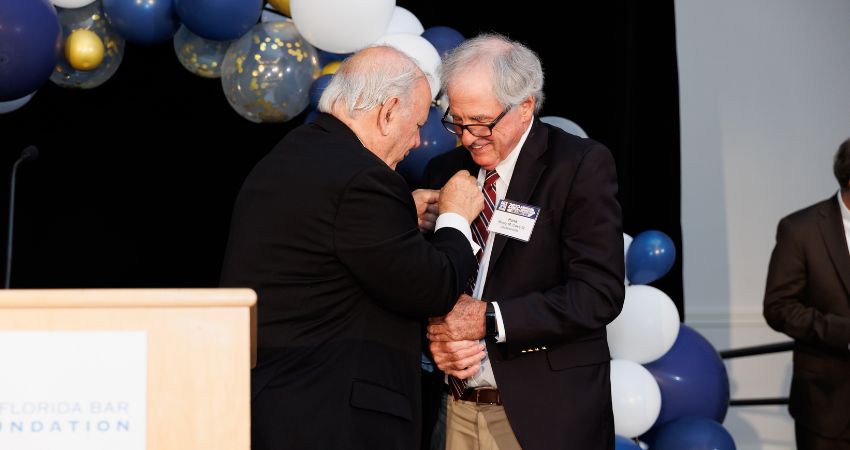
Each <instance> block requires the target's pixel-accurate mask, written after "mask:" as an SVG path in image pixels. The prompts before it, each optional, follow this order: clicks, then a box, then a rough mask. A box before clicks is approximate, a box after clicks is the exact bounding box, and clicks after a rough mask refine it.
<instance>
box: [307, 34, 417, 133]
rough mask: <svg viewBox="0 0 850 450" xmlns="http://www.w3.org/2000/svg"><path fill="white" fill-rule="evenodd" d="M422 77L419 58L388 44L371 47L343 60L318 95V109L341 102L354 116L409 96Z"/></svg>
mask: <svg viewBox="0 0 850 450" xmlns="http://www.w3.org/2000/svg"><path fill="white" fill-rule="evenodd" d="M373 53H378V55H373ZM423 78H426V77H425V74H423V73H422V71H421V70H420V69H419V67H418V66H417V65H416V61H414V60H413V59H411V58H410V57H408V56H407V55H405V54H404V53H402V52H400V51H398V50H396V49H395V48H392V47H390V46H386V45H378V46H373V47H369V48H367V49H365V50H363V51H360V52H358V53H356V54H354V55H353V56H350V57H348V58H346V59H345V61H343V62H342V64H341V65H340V66H339V68H338V69H337V71H336V73H335V74H334V76H333V78H331V81H330V83H328V86H327V88H325V90H324V92H323V93H322V97H321V98H320V99H319V111H321V112H324V113H331V112H332V111H333V108H334V106H335V105H336V104H337V102H340V103H341V104H342V105H344V106H345V108H346V111H347V113H348V116H349V117H351V118H354V117H355V116H357V115H358V114H359V113H361V112H365V111H370V110H372V109H374V108H376V107H378V106H380V105H382V104H384V102H385V101H386V100H387V99H389V98H392V97H399V98H402V99H407V98H408V97H410V94H411V93H412V92H413V90H414V88H415V87H416V83H418V82H419V80H420V79H423ZM426 81H427V79H426Z"/></svg>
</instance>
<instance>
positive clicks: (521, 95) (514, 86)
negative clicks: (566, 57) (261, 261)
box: [440, 33, 544, 113]
mask: <svg viewBox="0 0 850 450" xmlns="http://www.w3.org/2000/svg"><path fill="white" fill-rule="evenodd" d="M475 64H486V65H487V66H489V67H490V69H491V71H492V74H493V90H494V93H495V94H496V98H497V99H499V102H500V103H501V104H502V105H503V106H505V107H508V106H514V105H517V104H519V103H522V102H523V101H524V100H525V99H527V98H528V97H529V96H531V97H534V112H535V113H538V112H540V108H541V107H542V106H543V98H544V96H543V67H542V66H541V64H540V58H538V57H537V54H536V53H534V52H533V51H532V50H531V49H529V48H528V47H526V46H524V45H522V44H520V43H519V42H516V41H512V40H510V39H508V38H507V37H505V36H502V35H501V34H495V33H485V34H480V35H478V36H476V37H474V38H472V39H468V40H466V41H464V42H463V43H462V44H460V45H459V46H458V47H457V48H455V49H454V50H452V51H451V53H449V54H448V55H447V56H446V58H445V59H444V60H443V65H442V69H441V72H440V73H441V78H442V83H443V92H447V91H448V87H449V85H451V84H452V82H453V81H454V79H455V77H457V76H458V75H461V74H463V73H464V72H466V71H468V70H469V66H471V65H475Z"/></svg>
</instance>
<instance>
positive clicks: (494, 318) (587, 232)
mask: <svg viewBox="0 0 850 450" xmlns="http://www.w3.org/2000/svg"><path fill="white" fill-rule="evenodd" d="M442 80H443V88H444V90H445V92H446V94H447V96H448V99H449V106H448V110H447V111H446V114H445V117H444V118H443V124H444V126H445V127H446V129H447V130H449V131H450V132H452V133H454V134H456V135H458V137H459V138H460V140H461V142H462V144H463V145H462V146H461V147H458V148H457V149H455V150H452V151H450V152H448V153H446V154H444V155H441V156H438V157H436V158H435V159H434V160H432V161H431V162H430V163H429V165H428V168H427V169H426V173H425V180H426V184H427V185H428V186H430V187H439V186H441V185H442V183H444V182H445V181H446V180H448V179H449V178H450V177H451V175H452V174H454V173H455V172H457V171H458V170H461V169H465V170H468V171H469V172H470V173H471V174H472V175H477V176H478V183H479V185H481V186H482V193H483V194H484V197H485V207H484V210H483V211H482V212H481V214H480V215H479V218H478V219H476V221H475V222H473V238H474V239H476V241H479V243H480V245H481V246H482V251H481V252H480V253H479V255H478V259H479V268H478V272H477V274H476V275H475V276H473V277H472V282H471V283H470V286H469V287H468V288H467V294H464V295H462V296H461V298H460V299H459V300H458V302H457V304H455V306H454V309H453V310H452V311H451V312H450V313H449V314H447V315H446V316H443V317H437V318H433V319H431V323H430V325H429V327H428V338H429V339H430V341H431V343H430V350H431V352H432V355H433V358H434V361H435V363H436V364H437V366H438V367H439V368H440V369H441V370H443V371H444V372H445V373H446V375H447V377H446V381H447V383H446V385H447V390H448V391H449V392H450V393H451V395H449V396H448V400H447V403H448V405H447V406H448V413H447V421H446V422H447V430H446V448H447V449H451V450H465V449H478V448H493V449H501V450H505V449H518V448H524V449H526V450H535V449H545V450H548V449H581V450H594V449H600V450H602V449H613V448H614V421H613V412H612V407H611V387H610V354H609V352H608V343H607V339H606V334H605V326H606V325H607V324H608V323H609V322H611V321H613V320H614V319H615V318H616V317H617V315H618V314H619V313H620V310H621V309H622V305H623V299H624V295H625V293H624V284H623V272H624V267H623V254H622V245H623V238H622V236H623V235H622V225H621V216H620V206H619V204H618V202H617V200H616V198H615V195H616V193H617V175H616V170H615V167H614V160H613V158H612V156H611V154H610V152H609V151H608V149H607V148H605V147H604V146H603V145H601V144H599V143H598V142H594V141H592V140H590V139H582V138H579V137H576V136H573V135H570V134H567V133H566V132H564V131H562V130H560V129H558V128H555V127H552V126H549V125H547V124H545V123H543V122H541V121H540V120H539V119H538V118H537V117H536V114H537V113H538V111H539V110H540V107H541V104H542V102H543V92H542V88H543V71H542V68H541V64H540V61H539V59H538V58H537V55H536V54H535V53H534V52H532V51H531V50H529V49H528V48H526V47H525V46H523V45H522V44H520V43H517V42H514V41H511V40H509V39H507V38H505V37H503V36H500V35H482V36H479V37H476V38H474V39H470V40H468V41H466V42H465V43H463V44H462V45H461V46H460V47H458V48H457V49H456V50H455V51H454V52H453V53H451V54H450V55H449V56H448V57H447V58H446V60H445V61H444V62H443V66H442ZM481 343H483V344H485V345H486V350H487V356H486V358H485V359H484V360H483V361H480V362H479V359H480V357H479V355H478V354H477V350H478V349H479V348H480V347H479V346H480V344H481ZM426 432H427V430H426Z"/></svg>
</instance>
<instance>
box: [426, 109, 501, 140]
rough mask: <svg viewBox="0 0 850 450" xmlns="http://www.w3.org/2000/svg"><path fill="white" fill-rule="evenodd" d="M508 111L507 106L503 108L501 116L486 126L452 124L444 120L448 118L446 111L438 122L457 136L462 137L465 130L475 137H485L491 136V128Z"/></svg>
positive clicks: (481, 124) (478, 124)
mask: <svg viewBox="0 0 850 450" xmlns="http://www.w3.org/2000/svg"><path fill="white" fill-rule="evenodd" d="M510 110H511V107H510V106H508V107H507V108H505V110H504V111H502V113H501V114H499V117H496V120H494V121H492V122H490V123H487V124H484V123H470V124H466V125H464V124H460V123H454V122H452V121H450V120H446V117H448V116H449V110H448V109H447V110H446V113H445V114H443V118H442V120H440V122H442V123H443V126H444V127H446V129H447V130H449V133H452V134H456V135H458V136H462V135H463V130H466V131H468V132H469V134H471V135H473V136H475V137H487V136H490V135H491V134H493V127H495V126H496V124H497V123H499V121H500V120H502V117H505V114H507V113H508V111H510Z"/></svg>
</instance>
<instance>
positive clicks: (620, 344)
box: [607, 285, 679, 364]
mask: <svg viewBox="0 0 850 450" xmlns="http://www.w3.org/2000/svg"><path fill="white" fill-rule="evenodd" d="M607 332H608V348H609V349H610V350H611V357H612V358H615V359H626V360H629V361H634V362H636V363H640V364H646V363H649V362H652V361H655V360H656V359H658V358H660V357H662V356H664V354H665V353H667V351H668V350H670V347H672V346H673V343H675V342H676V336H678V335H679V312H678V310H677V309H676V305H675V304H674V303H673V300H670V297H668V296H667V294H665V293H664V292H662V291H660V290H659V289H656V288H654V287H652V286H645V285H634V286H627V287H626V300H625V303H624V304H623V311H621V312H620V315H619V316H617V318H616V319H614V321H613V322H611V323H609V324H608V327H607Z"/></svg>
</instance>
